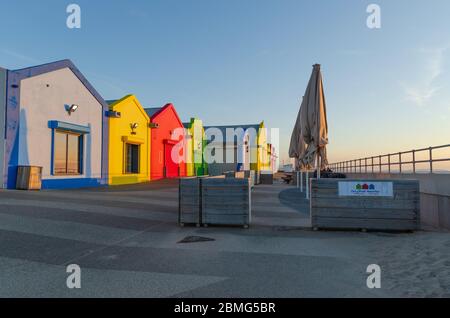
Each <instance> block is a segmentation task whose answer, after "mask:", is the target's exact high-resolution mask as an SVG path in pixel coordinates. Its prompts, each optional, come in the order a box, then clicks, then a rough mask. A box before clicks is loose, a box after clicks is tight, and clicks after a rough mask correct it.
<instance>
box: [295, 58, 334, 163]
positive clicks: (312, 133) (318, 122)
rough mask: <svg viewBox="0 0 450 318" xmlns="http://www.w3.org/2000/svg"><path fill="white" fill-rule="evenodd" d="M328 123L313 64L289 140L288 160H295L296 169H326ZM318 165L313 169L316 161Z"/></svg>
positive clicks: (323, 99)
mask: <svg viewBox="0 0 450 318" xmlns="http://www.w3.org/2000/svg"><path fill="white" fill-rule="evenodd" d="M327 144H328V123H327V111H326V103H325V94H324V91H323V81H322V73H321V71H320V65H319V64H315V65H314V66H313V71H312V74H311V78H310V80H309V83H308V87H307V88H306V92H305V96H304V97H303V101H302V104H301V107H300V111H299V114H298V116H297V122H296V124H295V127H294V131H293V133H292V137H291V145H290V148H289V156H290V157H291V158H296V159H297V160H296V161H297V162H298V168H312V167H313V166H316V168H317V169H319V167H320V169H325V168H326V167H327V165H328V159H327V151H326V146H327ZM318 158H320V164H319V165H316V163H315V161H316V159H318Z"/></svg>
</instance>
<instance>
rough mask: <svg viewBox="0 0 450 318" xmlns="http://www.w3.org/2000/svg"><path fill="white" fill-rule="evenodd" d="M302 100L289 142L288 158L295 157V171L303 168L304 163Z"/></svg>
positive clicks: (304, 145)
mask: <svg viewBox="0 0 450 318" xmlns="http://www.w3.org/2000/svg"><path fill="white" fill-rule="evenodd" d="M302 105H303V102H302V104H301V106H300V111H299V112H298V115H297V120H296V121H295V126H294V130H293V131H292V136H291V143H290V145H289V158H295V167H294V168H295V171H300V170H302V169H305V168H306V167H305V165H304V163H303V160H302V159H301V158H303V156H304V155H305V152H306V146H307V145H306V144H305V141H304V139H303V136H302V126H301V125H302V124H301V122H302V121H301V118H300V115H301V109H302Z"/></svg>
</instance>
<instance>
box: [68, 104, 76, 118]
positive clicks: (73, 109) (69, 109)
mask: <svg viewBox="0 0 450 318" xmlns="http://www.w3.org/2000/svg"><path fill="white" fill-rule="evenodd" d="M77 109H78V105H76V104H72V105H70V106H68V107H66V110H67V113H69V116H70V115H72V113H74V112H75V111H76V110H77Z"/></svg>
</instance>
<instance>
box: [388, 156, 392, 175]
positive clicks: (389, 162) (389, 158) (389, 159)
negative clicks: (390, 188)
mask: <svg viewBox="0 0 450 318" xmlns="http://www.w3.org/2000/svg"><path fill="white" fill-rule="evenodd" d="M388 171H389V174H391V154H388Z"/></svg>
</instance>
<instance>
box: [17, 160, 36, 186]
mask: <svg viewBox="0 0 450 318" xmlns="http://www.w3.org/2000/svg"><path fill="white" fill-rule="evenodd" d="M41 187H42V167H36V166H19V167H17V180H16V189H17V190H40V189H41Z"/></svg>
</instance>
